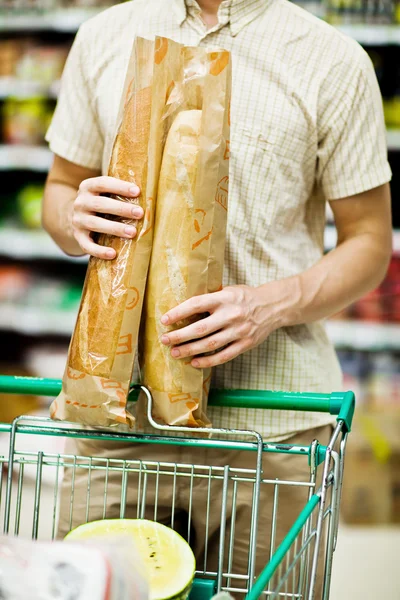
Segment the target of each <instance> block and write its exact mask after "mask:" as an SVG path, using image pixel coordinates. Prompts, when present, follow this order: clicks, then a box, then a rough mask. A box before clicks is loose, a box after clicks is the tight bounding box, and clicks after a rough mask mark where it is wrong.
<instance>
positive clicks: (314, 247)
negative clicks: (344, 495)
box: [43, 0, 391, 573]
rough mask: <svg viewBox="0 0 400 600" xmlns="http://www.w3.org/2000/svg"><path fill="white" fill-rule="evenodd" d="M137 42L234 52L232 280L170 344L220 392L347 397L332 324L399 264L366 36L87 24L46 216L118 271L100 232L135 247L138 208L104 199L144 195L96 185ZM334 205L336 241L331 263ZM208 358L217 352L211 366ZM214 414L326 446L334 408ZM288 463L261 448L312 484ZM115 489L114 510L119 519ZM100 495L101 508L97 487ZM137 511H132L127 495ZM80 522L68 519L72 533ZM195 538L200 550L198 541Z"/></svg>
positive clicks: (312, 23) (291, 26) (106, 182)
mask: <svg viewBox="0 0 400 600" xmlns="http://www.w3.org/2000/svg"><path fill="white" fill-rule="evenodd" d="M135 34H138V35H144V36H149V35H153V34H158V35H164V36H166V37H170V38H173V39H175V40H177V41H179V42H183V43H186V44H190V45H213V46H220V47H223V48H226V49H228V50H230V51H231V52H232V64H233V92H232V111H231V121H232V131H231V140H230V198H229V211H228V212H229V218H228V219H229V223H228V233H227V235H228V239H227V251H226V261H225V262H226V268H225V275H224V286H225V287H224V289H223V290H222V291H220V292H217V293H215V294H209V295H206V296H203V297H198V298H194V299H191V300H188V301H187V302H185V303H184V304H183V305H181V306H179V307H176V308H173V309H172V310H171V311H170V312H169V313H168V314H167V315H165V316H164V319H163V323H169V324H173V323H175V322H176V321H178V320H179V319H181V318H183V317H188V316H190V315H192V314H194V313H206V312H207V313H209V316H208V317H207V318H205V319H204V320H202V321H201V322H200V323H197V324H196V325H191V326H189V327H187V328H185V329H182V330H179V331H177V332H176V333H171V334H169V335H168V336H165V338H164V340H163V341H164V343H165V344H166V345H168V346H169V347H170V348H171V352H172V355H173V356H174V357H176V359H177V360H180V359H182V358H185V359H187V358H188V357H191V359H192V364H193V365H194V366H195V367H197V368H202V367H206V366H213V367H214V370H213V386H214V387H217V388H242V389H243V388H247V389H283V390H298V391H323V392H328V391H332V390H337V389H340V388H341V385H342V379H341V373H340V368H339V365H338V362H337V359H336V356H335V353H334V350H333V348H332V346H331V344H330V343H329V341H328V339H327V336H326V333H325V331H324V328H323V325H322V324H321V320H323V319H325V318H326V317H328V316H330V315H332V314H333V313H336V312H338V311H339V310H341V309H342V308H343V307H345V306H346V305H348V304H349V303H351V302H353V301H355V300H356V299H357V298H359V297H360V296H362V295H363V294H365V293H366V292H368V291H369V290H371V289H372V288H374V287H375V286H376V285H378V284H379V283H380V281H381V280H382V278H383V277H384V275H385V271H386V268H387V265H388V261H389V258H390V254H391V212H390V192H389V186H388V182H389V180H390V176H391V173H390V168H389V166H388V163H387V156H386V145H385V127H384V121H383V113H382V106H381V98H380V93H379V89H378V85H377V82H376V79H375V74H374V72H373V68H372V65H371V63H370V61H369V58H368V56H367V55H366V53H365V52H364V51H363V50H362V49H361V48H360V47H359V46H358V44H357V43H356V42H354V41H352V40H350V39H348V38H346V37H345V36H343V35H341V34H340V33H338V32H337V31H335V30H334V29H333V28H331V27H330V26H329V25H327V24H325V23H323V22H321V21H319V20H318V19H316V18H314V17H313V16H311V15H309V14H308V13H306V12H305V11H303V10H301V9H299V8H298V7H296V6H295V5H293V4H291V3H289V2H287V1H286V0H251V1H250V0H224V1H221V0H198V2H196V1H195V0H186V1H185V0H171V1H166V0H134V1H133V2H128V3H126V4H123V5H120V6H116V7H114V8H112V9H110V10H107V11H105V12H104V13H102V14H101V15H99V16H97V17H95V18H94V19H92V20H90V21H89V22H88V23H86V24H84V25H83V26H82V27H81V29H80V31H79V33H78V35H77V38H76V40H75V43H74V46H73V49H72V51H71V53H70V56H69V59H68V63H67V66H66V69H65V72H64V76H63V82H62V90H61V95H60V98H59V102H58V107H57V110H56V113H55V117H54V120H53V123H52V125H51V127H50V130H49V132H48V140H49V142H50V146H51V148H52V150H53V151H54V153H55V155H56V156H55V161H54V165H53V167H52V169H51V171H50V174H49V178H48V181H47V185H46V192H45V200H44V209H43V222H44V226H45V228H46V229H47V231H48V232H49V233H50V234H51V235H52V237H53V238H54V239H55V241H56V242H57V243H58V244H59V245H60V247H61V248H62V249H63V250H64V251H65V252H67V253H69V254H71V255H79V254H82V253H88V254H92V255H94V256H99V257H102V258H104V259H109V260H112V259H113V258H114V251H113V250H110V249H105V248H101V247H99V246H98V245H97V244H96V243H95V241H94V240H93V239H92V232H99V231H100V232H108V233H112V234H114V235H117V236H121V237H133V236H134V235H135V233H136V232H135V229H134V228H133V227H131V226H129V227H126V226H124V225H123V224H121V223H118V222H116V221H110V220H108V219H107V217H106V215H107V214H111V215H118V216H121V217H126V218H132V217H137V218H141V217H142V216H143V215H142V211H141V210H140V209H138V208H132V206H131V205H130V204H124V203H121V202H119V201H117V200H113V199H110V198H108V197H106V196H104V195H103V194H112V193H114V194H120V195H122V196H127V197H135V196H137V195H138V194H139V190H138V189H136V188H135V187H134V186H132V185H131V184H129V183H127V182H123V181H117V180H115V179H111V178H108V177H105V176H101V173H106V172H107V166H108V165H107V161H108V157H109V154H110V149H111V144H112V141H113V136H114V133H115V127H116V117H117V110H118V105H119V101H120V96H121V92H122V86H123V82H124V75H125V69H126V65H127V61H128V58H129V54H130V51H131V47H132V40H133V36H134V35H135ZM326 201H328V202H329V203H330V206H331V209H332V211H333V214H334V217H335V222H336V226H337V230H338V245H337V248H336V249H335V250H333V251H332V252H330V253H329V254H328V255H326V256H323V232H324V223H325V206H326ZM210 349H212V350H214V351H215V352H214V354H212V355H211V356H210V355H208V356H206V357H204V356H200V355H203V354H204V353H205V352H208V351H209V350H210ZM208 414H209V416H210V419H211V421H212V422H213V425H214V426H216V427H221V426H223V427H229V428H241V429H243V428H246V429H250V430H256V431H259V432H260V433H261V434H262V435H263V436H264V438H265V439H266V440H271V439H272V440H274V441H277V440H288V441H290V442H291V443H304V442H307V443H309V442H310V441H311V440H312V439H313V438H318V439H319V440H320V441H321V442H323V443H327V441H328V438H329V435H330V432H331V422H332V419H331V417H329V416H327V415H324V416H321V415H319V414H302V413H288V412H284V411H275V412H272V411H261V410H237V409H236V410H234V409H223V410H222V409H220V408H212V409H211V408H210V409H209V413H208ZM139 450H140V451H139ZM72 451H73V452H74V453H76V452H77V451H79V452H80V453H81V454H90V453H95V454H97V455H98V454H99V453H104V454H105V455H107V454H110V453H112V456H119V455H122V456H124V457H125V458H126V457H128V458H133V457H136V458H137V457H141V456H142V454H143V453H144V452H145V454H146V456H147V457H150V458H152V459H153V460H157V458H159V457H160V456H159V454H157V453H159V449H157V448H156V449H154V448H153V449H152V450H151V451H150V450H149V449H146V451H144V450H143V449H137V448H136V447H134V448H133V447H131V448H126V447H125V448H120V449H118V450H117V449H115V448H114V450H112V449H111V448H110V447H107V448H106V449H102V448H100V447H99V446H98V445H93V444H92V445H91V446H89V445H83V444H81V445H78V447H77V446H76V445H73V447H72V449H71V452H72ZM140 452H142V454H140ZM174 452H175V453H174ZM180 452H182V451H180ZM249 454H251V453H249ZM163 456H164V458H163V460H167V458H165V456H166V455H165V454H163ZM179 456H181V460H185V461H187V462H191V461H194V462H195V461H196V460H197V461H204V463H206V461H214V463H215V464H225V463H226V462H227V461H228V459H227V457H226V453H225V456H219V455H218V453H214V454H212V455H211V454H209V455H204V456H203V457H201V456H199V454H197V455H196V456H194V455H192V454H191V453H190V451H189V450H188V451H187V452H186V453H184V454H183V455H182V454H180V455H179ZM177 457H178V451H177V450H176V451H174V450H170V451H169V459H170V460H171V461H176V460H177ZM279 458H280V460H278V459H277V460H276V462H274V461H273V460H272V459H271V458H270V457H269V455H266V457H265V460H264V472H265V473H267V474H269V476H271V477H273V478H275V477H278V478H279V479H283V480H286V479H292V480H296V479H300V480H301V479H303V478H304V477H305V473H306V470H307V465H306V464H305V463H304V461H303V462H302V461H301V460H300V459H299V460H298V461H297V462H296V460H294V461H293V460H292V457H290V458H291V460H290V461H287V460H286V459H285V458H284V457H279ZM250 460H251V461H252V463H251V465H253V457H249V456H248V455H247V454H246V453H243V452H242V453H238V456H236V457H235V458H234V459H232V461H231V462H229V461H228V464H231V465H232V464H233V465H234V466H239V467H246V466H248V465H249V461H250ZM224 461H225V462H224ZM214 463H213V464H214ZM85 481H86V480H84V481H82V482H81V485H82V487H81V490H85V489H86V488H85V485H86V484H85ZM67 483H68V478H67ZM65 485H67V484H65ZM75 485H77V483H76V481H75ZM98 493H99V495H100V496H101V490H100V491H99V492H98ZM115 493H116V498H114V500H115V502H114V511H113V512H112V516H118V514H119V512H118V509H117V500H118V498H117V496H118V492H115ZM268 494H269V491H268ZM268 494H265V495H264V496H262V500H261V506H262V511H261V515H260V528H262V532H263V533H262V535H260V536H259V547H260V551H259V553H258V554H257V569H258V570H259V569H260V568H261V567H262V565H263V563H264V562H266V560H267V559H268V546H269V531H270V519H271V502H272V500H271V497H270V494H269V495H268ZM92 500H93V502H94V503H95V504H96V500H95V499H93V494H92ZM216 501H218V499H217V500H216ZM246 501H247V504H249V497H247V500H246V499H244V500H243V506H242V508H243V510H244V511H245V506H246ZM303 501H304V498H303V497H301V499H300V502H299V499H298V498H297V496H296V494H295V493H294V491H293V490H287V491H286V495H285V493H283V494H282V497H281V499H280V504H279V510H280V520H279V523H278V538H277V539H278V541H279V539H280V538H281V537H282V536H283V535H284V533H285V532H286V531H287V529H288V527H289V526H290V524H291V522H292V521H293V520H294V518H295V516H296V514H297V513H298V511H299V510H300V508H301V506H302V503H303ZM77 502H78V504H77V506H76V510H77V513H76V517H74V523H73V524H76V523H77V522H79V521H80V520H84V519H85V509H84V507H85V502H86V499H85V498H84V499H83V500H81V501H77ZM102 502H103V499H102V497H101V498H99V500H98V505H97V506H96V507H95V509H94V512H93V513H92V512H91V513H90V519H93V518H95V517H96V516H97V517H99V515H100V516H101V508H100V507H101V506H102ZM129 502H131V504H132V506H133V505H134V504H135V497H134V494H133V495H132V497H131V499H130V500H129V501H128V504H129ZM195 502H196V496H195ZM164 504H165V507H166V505H167V501H165V503H164ZM247 508H248V509H249V507H248V506H247ZM249 510H250V509H249ZM167 512H168V511H167ZM199 513H200V509H198V510H197V511H196V505H194V509H193V515H195V516H197V518H198V519H200V516H199ZM165 518H166V519H167V518H168V515H167V514H166V515H165ZM218 518H219V517H218V516H217V518H216V521H215V522H214V524H213V525H210V529H209V530H208V536H209V540H210V543H209V552H210V553H212V552H214V553H216V548H217V541H218V536H217V532H218V527H219V524H218ZM70 525H71V522H68V519H67V520H63V519H62V522H61V526H60V527H61V532H65V531H67V530H68V528H69V526H70ZM199 527H200V525H199ZM237 527H239V528H240V527H245V526H244V525H243V523H242V524H241V522H239V525H237ZM260 531H261V529H260ZM267 531H268V533H267ZM198 538H199V539H200V542H199V544H200V545H199V548H198V549H197V550H196V551H198V553H201V552H202V550H204V544H205V539H204V535H202V536H200V535H199V536H198ZM243 539H245V537H244V536H243ZM216 540H217V541H216ZM247 554H248V545H246V544H245V543H243V544H242V547H240V548H238V550H237V552H236V554H235V558H234V564H233V567H232V570H233V572H238V573H245V572H246V566H247ZM235 561H236V562H235Z"/></svg>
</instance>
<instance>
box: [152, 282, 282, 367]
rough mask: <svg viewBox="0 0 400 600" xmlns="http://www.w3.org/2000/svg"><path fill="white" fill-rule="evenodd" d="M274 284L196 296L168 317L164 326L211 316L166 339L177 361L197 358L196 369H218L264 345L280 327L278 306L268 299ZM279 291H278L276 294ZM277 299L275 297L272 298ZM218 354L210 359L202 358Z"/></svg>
mask: <svg viewBox="0 0 400 600" xmlns="http://www.w3.org/2000/svg"><path fill="white" fill-rule="evenodd" d="M275 283H277V282H273V283H270V284H267V285H264V286H261V287H259V288H253V287H249V286H245V285H237V286H232V287H226V288H224V289H223V290H222V291H220V292H215V293H213V294H204V295H203V296H195V297H194V298H190V299H189V300H186V301H185V302H183V303H182V304H180V305H179V306H177V307H176V308H173V309H172V310H170V311H169V312H168V313H166V314H165V315H164V316H163V317H162V319H161V323H162V324H163V325H174V324H176V323H177V322H179V321H181V320H183V319H190V318H191V317H193V316H195V315H199V314H204V313H208V316H207V317H205V318H203V319H200V320H199V321H196V322H195V323H192V324H191V325H188V326H186V327H183V328H182V329H177V330H175V331H171V332H168V333H166V334H165V335H163V336H162V338H161V341H162V343H163V344H165V345H166V346H171V355H172V356H173V357H174V358H177V359H185V358H186V359H187V358H189V357H194V358H193V360H192V361H191V364H192V366H193V367H197V368H201V369H204V368H206V367H214V366H216V365H222V364H223V363H226V362H228V361H229V360H232V359H233V358H236V356H239V354H242V353H243V352H246V351H247V350H250V349H251V348H254V347H256V346H258V345H259V344H261V343H262V342H263V341H264V340H265V339H266V338H267V337H268V336H269V335H270V334H271V333H272V332H273V331H274V330H275V329H277V328H278V327H279V326H280V323H279V321H280V319H279V309H278V306H277V304H276V303H275V305H274V303H273V302H271V300H272V298H271V297H270V298H269V299H268V300H267V301H266V298H268V296H269V295H268V288H270V290H271V292H272V291H273V290H274V286H275ZM274 291H275V290H274ZM271 295H272V296H274V295H275V294H274V293H273V294H271ZM210 352H214V354H212V355H209V356H201V355H202V354H206V353H210Z"/></svg>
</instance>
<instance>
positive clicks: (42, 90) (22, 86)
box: [0, 77, 60, 99]
mask: <svg viewBox="0 0 400 600" xmlns="http://www.w3.org/2000/svg"><path fill="white" fill-rule="evenodd" d="M59 89H60V82H59V81H55V82H54V83H52V84H51V85H44V84H43V83H38V82H37V81H23V80H20V79H17V78H16V77H0V99H3V98H8V97H10V96H12V97H13V98H18V99H26V98H35V97H46V98H57V96H58V92H59Z"/></svg>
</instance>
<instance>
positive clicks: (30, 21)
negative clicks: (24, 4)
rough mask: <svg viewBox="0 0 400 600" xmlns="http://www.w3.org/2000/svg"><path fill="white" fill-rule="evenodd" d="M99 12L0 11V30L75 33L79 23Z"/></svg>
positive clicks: (94, 9)
mask: <svg viewBox="0 0 400 600" xmlns="http://www.w3.org/2000/svg"><path fill="white" fill-rule="evenodd" d="M99 12H100V9H99V8H93V9H87V8H86V9H68V10H66V9H64V10H56V11H45V12H33V11H32V13H31V14H29V12H28V11H24V12H23V13H22V12H21V14H13V13H12V12H8V13H6V12H0V31H16V32H22V31H26V32H28V33H32V31H34V30H36V31H59V32H62V33H75V32H76V31H77V30H78V28H79V27H80V25H81V24H82V23H83V22H84V21H87V20H88V19H90V18H91V17H93V16H94V15H96V14H97V13H99Z"/></svg>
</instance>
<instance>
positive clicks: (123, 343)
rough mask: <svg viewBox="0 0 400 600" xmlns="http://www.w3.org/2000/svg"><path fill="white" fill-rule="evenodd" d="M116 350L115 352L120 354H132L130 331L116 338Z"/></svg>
mask: <svg viewBox="0 0 400 600" xmlns="http://www.w3.org/2000/svg"><path fill="white" fill-rule="evenodd" d="M117 348H118V350H117V352H116V353H115V354H118V355H121V354H132V352H133V348H132V334H131V333H127V334H126V335H121V337H120V338H119V340H118V346H117Z"/></svg>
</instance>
